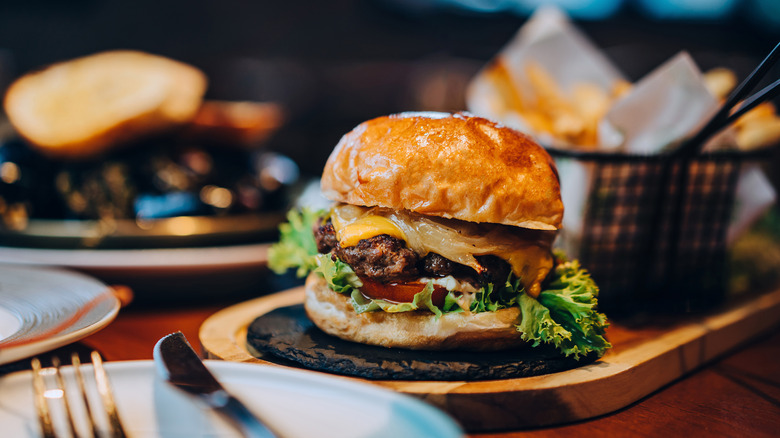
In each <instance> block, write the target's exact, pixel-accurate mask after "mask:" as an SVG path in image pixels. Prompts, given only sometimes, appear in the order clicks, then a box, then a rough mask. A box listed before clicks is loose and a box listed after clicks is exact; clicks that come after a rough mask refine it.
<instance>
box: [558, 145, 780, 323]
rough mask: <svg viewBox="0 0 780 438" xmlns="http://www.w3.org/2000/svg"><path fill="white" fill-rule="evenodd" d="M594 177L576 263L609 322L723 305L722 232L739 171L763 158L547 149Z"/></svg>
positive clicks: (756, 155) (756, 154)
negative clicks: (588, 275)
mask: <svg viewBox="0 0 780 438" xmlns="http://www.w3.org/2000/svg"><path fill="white" fill-rule="evenodd" d="M548 152H550V155H551V156H552V157H553V158H554V159H555V160H556V161H559V160H574V161H577V162H579V163H580V164H582V165H584V166H586V167H587V168H588V169H589V173H590V188H589V190H588V192H587V193H588V194H587V197H586V201H585V207H584V209H583V222H582V227H583V228H582V236H581V240H580V242H579V250H578V252H579V253H578V254H570V256H571V257H576V258H578V259H579V260H580V262H581V264H582V266H583V267H585V268H586V269H588V270H589V271H590V273H591V275H592V277H593V279H594V280H595V281H596V283H597V284H598V285H599V287H600V290H601V292H600V296H599V303H600V304H599V305H600V309H601V310H602V311H604V312H605V313H606V314H607V315H610V316H611V317H625V316H632V315H636V314H638V313H642V312H674V313H678V312H692V311H701V310H707V309H711V308H713V307H715V306H717V305H718V304H720V303H722V302H723V300H724V299H725V297H726V291H727V290H726V289H727V284H728V281H727V279H728V262H727V261H728V258H727V256H728V253H727V250H728V248H727V232H728V228H729V223H730V219H731V215H732V211H733V208H734V200H735V193H736V188H737V181H738V177H739V175H740V171H741V169H742V167H743V166H745V165H747V164H749V163H760V162H761V161H763V160H764V159H765V158H766V157H767V156H768V151H766V150H764V151H758V152H738V151H722V152H712V153H705V154H697V155H684V154H676V153H666V154H658V155H647V156H645V155H630V154H622V153H598V152H580V151H572V150H561V149H554V148H548Z"/></svg>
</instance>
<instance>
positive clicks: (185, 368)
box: [153, 332, 280, 438]
mask: <svg viewBox="0 0 780 438" xmlns="http://www.w3.org/2000/svg"><path fill="white" fill-rule="evenodd" d="M153 356H154V362H155V364H156V365H157V367H156V368H157V372H158V373H159V374H160V376H161V377H162V378H163V379H165V380H166V381H167V382H168V383H169V384H171V385H173V386H174V387H176V388H178V389H180V390H182V391H184V392H185V393H187V394H189V395H191V396H193V397H196V398H198V399H199V400H201V401H202V402H204V403H205V404H206V405H207V406H209V407H211V408H212V409H214V410H215V411H216V412H218V413H220V414H221V415H223V416H224V417H225V418H227V419H228V420H229V421H230V422H231V423H232V424H233V425H234V426H235V427H236V428H238V429H239V430H240V431H241V432H242V433H243V435H244V436H245V437H248V438H261V437H262V438H278V437H280V435H279V433H278V432H276V431H274V430H272V429H271V428H270V427H269V426H268V425H267V424H264V423H263V422H262V421H261V420H260V419H259V418H257V417H256V416H255V415H254V414H253V413H252V412H250V411H249V409H247V407H246V406H245V405H244V404H243V403H241V401H240V400H238V399H237V398H235V397H233V396H232V395H230V394H229V393H228V392H227V391H226V390H225V388H223V387H222V385H221V384H220V383H219V382H218V381H217V379H216V378H215V377H214V375H212V374H211V372H210V371H209V370H208V368H206V366H205V365H204V364H203V361H201V359H200V357H199V356H198V354H197V353H195V350H193V349H192V346H190V344H189V342H187V338H185V337H184V334H182V333H181V332H176V333H172V334H170V335H167V336H165V337H163V338H162V339H160V340H159V341H157V344H156V345H155V346H154V352H153Z"/></svg>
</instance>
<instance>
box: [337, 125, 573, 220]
mask: <svg viewBox="0 0 780 438" xmlns="http://www.w3.org/2000/svg"><path fill="white" fill-rule="evenodd" d="M322 191H323V193H324V195H325V196H326V197H327V198H328V199H330V200H333V201H337V202H342V203H346V204H352V205H363V206H369V207H373V206H380V207H387V208H392V209H396V210H401V209H405V210H409V211H413V212H416V213H420V214H425V215H430V216H439V217H444V218H455V219H460V220H464V221H469V222H480V223H482V222H485V223H496V224H504V225H511V226H517V227H523V228H530V229H538V230H557V229H558V228H559V227H560V225H561V220H562V218H563V203H562V201H561V193H560V185H559V181H558V172H557V170H556V168H555V164H554V163H553V161H552V159H551V158H550V156H549V155H548V154H547V152H546V151H545V150H544V149H543V148H542V147H541V146H539V145H538V144H537V143H536V142H535V141H534V140H532V139H531V138H530V137H528V136H527V135H525V134H522V133H520V132H518V131H515V130H513V129H510V128H507V127H504V126H502V125H499V124H497V123H494V122H491V121H489V120H487V119H484V118H481V117H474V116H471V115H469V114H466V113H457V114H447V113H402V114H396V115H390V116H384V117H379V118H376V119H372V120H369V121H366V122H364V123H362V124H360V125H359V126H357V127H356V128H355V129H353V130H352V131H351V132H349V133H347V134H346V135H344V137H342V139H341V141H339V143H338V144H337V145H336V148H335V149H334V150H333V152H332V153H331V155H330V157H329V158H328V161H327V163H326V165H325V170H324V171H323V175H322Z"/></svg>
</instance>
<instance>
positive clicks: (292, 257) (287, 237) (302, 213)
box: [268, 208, 325, 277]
mask: <svg viewBox="0 0 780 438" xmlns="http://www.w3.org/2000/svg"><path fill="white" fill-rule="evenodd" d="M324 215H325V212H324V211H316V210H311V209H307V208H304V209H302V210H295V209H292V210H290V211H289V212H288V213H287V222H286V223H283V224H281V225H279V242H277V243H275V244H273V245H271V248H269V250H268V267H269V268H271V270H272V271H274V272H275V273H277V274H283V273H285V272H286V271H287V270H288V269H297V271H296V275H297V276H298V277H305V276H306V275H308V273H309V272H310V271H312V270H313V269H314V268H316V267H317V263H316V261H315V257H316V255H317V241H316V240H314V233H313V232H312V228H313V227H314V224H315V223H317V220H318V219H319V218H320V217H322V216H324Z"/></svg>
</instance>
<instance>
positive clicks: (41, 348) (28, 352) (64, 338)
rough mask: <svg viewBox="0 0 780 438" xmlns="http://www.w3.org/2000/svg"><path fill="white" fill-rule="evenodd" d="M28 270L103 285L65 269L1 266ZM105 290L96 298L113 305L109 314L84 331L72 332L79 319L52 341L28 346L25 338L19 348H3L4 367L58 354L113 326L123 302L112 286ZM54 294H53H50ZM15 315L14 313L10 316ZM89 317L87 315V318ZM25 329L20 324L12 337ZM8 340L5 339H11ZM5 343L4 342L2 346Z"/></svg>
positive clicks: (31, 342)
mask: <svg viewBox="0 0 780 438" xmlns="http://www.w3.org/2000/svg"><path fill="white" fill-rule="evenodd" d="M3 266H5V267H26V268H30V269H32V270H35V271H40V272H59V273H65V274H67V275H70V276H73V277H80V278H82V279H88V280H90V281H93V282H95V284H96V285H98V284H103V283H102V282H101V281H99V280H97V279H95V278H93V277H91V276H88V275H86V274H83V273H80V272H74V271H70V270H68V269H62V268H45V267H40V266H31V265H22V264H19V265H18V266H15V265H12V264H6V263H0V267H3ZM103 286H104V287H105V289H104V291H103V292H101V293H99V294H96V295H95V298H101V300H102V299H105V300H108V301H110V304H109V306H107V307H106V309H105V312H104V313H102V314H101V315H99V316H98V317H95V318H94V319H90V320H88V321H87V323H86V325H85V326H84V327H81V328H78V329H76V330H71V331H68V329H70V328H72V327H73V326H75V325H77V323H78V322H80V321H81V320H82V319H81V318H79V319H78V320H76V321H73V323H72V324H70V325H68V326H66V327H63V328H62V329H61V330H59V331H58V332H56V333H54V334H52V335H51V336H49V337H46V338H44V339H39V340H36V339H33V340H28V341H27V342H25V338H24V337H22V338H19V339H18V340H15V341H14V342H15V343H16V344H17V345H12V346H7V347H0V365H5V364H8V363H11V362H15V361H18V360H22V359H24V358H27V357H31V356H34V355H36V354H40V353H45V352H47V351H51V350H54V349H56V348H59V347H62V346H65V345H68V344H70V343H73V342H76V341H78V340H80V339H83V338H85V337H87V336H89V335H91V334H93V333H95V332H97V331H99V330H101V329H102V328H104V327H105V326H107V325H108V324H110V323H111V322H112V321H113V320H114V319H115V318H116V316H117V315H118V314H119V309H120V307H121V303H120V302H119V299H118V298H117V297H115V296H114V295H113V294H112V293H111V291H110V290H109V286H107V285H105V284H103ZM47 292H50V291H47ZM9 313H11V314H13V313H14V312H9ZM85 316H86V315H85ZM22 328H24V325H23V324H20V327H19V328H18V329H17V331H15V332H14V333H11V334H10V335H9V336H8V337H10V336H13V335H14V334H16V333H18V332H19V330H21V329H22ZM8 337H6V338H4V339H7V338H8ZM1 341H2V340H0V342H1Z"/></svg>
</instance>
